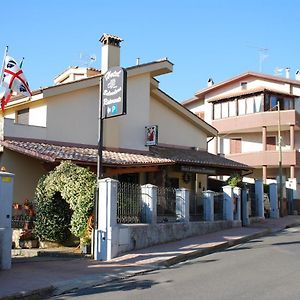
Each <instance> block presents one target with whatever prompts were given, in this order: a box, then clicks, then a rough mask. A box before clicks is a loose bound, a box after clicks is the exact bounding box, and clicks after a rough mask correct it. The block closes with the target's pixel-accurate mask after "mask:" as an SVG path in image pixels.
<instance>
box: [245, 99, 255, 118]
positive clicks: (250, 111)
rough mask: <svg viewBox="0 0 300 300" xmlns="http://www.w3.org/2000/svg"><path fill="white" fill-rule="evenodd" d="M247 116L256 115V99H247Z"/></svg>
mask: <svg viewBox="0 0 300 300" xmlns="http://www.w3.org/2000/svg"><path fill="white" fill-rule="evenodd" d="M246 101H247V102H246V103H247V106H246V114H253V113H254V98H247V100H246Z"/></svg>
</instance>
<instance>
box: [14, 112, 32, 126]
mask: <svg viewBox="0 0 300 300" xmlns="http://www.w3.org/2000/svg"><path fill="white" fill-rule="evenodd" d="M16 123H18V124H24V125H28V124H29V108H24V109H21V110H18V111H17V112H16Z"/></svg>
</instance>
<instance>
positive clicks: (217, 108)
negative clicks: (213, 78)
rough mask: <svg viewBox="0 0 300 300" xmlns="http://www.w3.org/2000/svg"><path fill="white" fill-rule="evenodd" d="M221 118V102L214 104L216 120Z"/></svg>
mask: <svg viewBox="0 0 300 300" xmlns="http://www.w3.org/2000/svg"><path fill="white" fill-rule="evenodd" d="M220 118H221V103H215V104H214V120H217V119H220Z"/></svg>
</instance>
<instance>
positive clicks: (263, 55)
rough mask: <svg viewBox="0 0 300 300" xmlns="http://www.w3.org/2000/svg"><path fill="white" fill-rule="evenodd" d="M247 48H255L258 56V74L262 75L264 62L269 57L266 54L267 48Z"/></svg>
mask: <svg viewBox="0 0 300 300" xmlns="http://www.w3.org/2000/svg"><path fill="white" fill-rule="evenodd" d="M248 47H251V48H255V49H256V50H257V51H258V55H259V72H260V73H262V71H263V63H264V60H265V59H266V58H267V57H268V56H269V55H268V54H267V53H268V51H269V49H268V48H263V47H257V46H252V45H248Z"/></svg>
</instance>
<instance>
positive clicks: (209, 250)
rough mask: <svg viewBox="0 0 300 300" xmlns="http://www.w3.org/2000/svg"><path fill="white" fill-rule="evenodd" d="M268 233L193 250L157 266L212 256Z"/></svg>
mask: <svg viewBox="0 0 300 300" xmlns="http://www.w3.org/2000/svg"><path fill="white" fill-rule="evenodd" d="M270 232H271V231H270V229H265V230H263V231H261V232H257V233H254V234H251V235H247V236H244V237H241V238H239V239H236V240H231V241H225V242H222V243H221V244H219V245H215V246H211V247H208V248H204V249H199V250H195V251H193V252H190V253H186V254H180V255H177V256H176V257H172V258H170V259H168V260H166V261H163V262H161V263H159V264H158V266H161V267H170V266H172V265H175V264H178V263H180V262H184V261H187V260H189V259H194V258H198V257H201V256H205V255H209V254H212V253H215V252H218V251H222V250H225V249H227V248H230V247H233V246H236V245H239V244H243V243H245V242H248V241H250V240H253V239H256V238H259V237H262V236H265V235H268V234H269V233H270Z"/></svg>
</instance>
